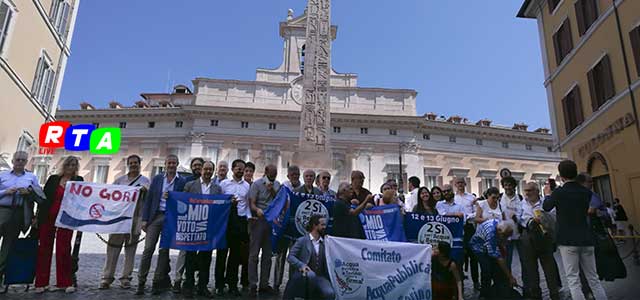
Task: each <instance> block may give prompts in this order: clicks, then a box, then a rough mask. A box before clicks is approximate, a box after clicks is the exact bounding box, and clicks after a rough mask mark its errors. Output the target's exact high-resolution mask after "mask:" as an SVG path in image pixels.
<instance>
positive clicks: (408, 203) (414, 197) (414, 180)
mask: <svg viewBox="0 0 640 300" xmlns="http://www.w3.org/2000/svg"><path fill="white" fill-rule="evenodd" d="M408 181H409V194H408V195H407V197H406V200H405V202H404V205H405V206H404V209H405V211H413V207H415V206H416V204H418V189H419V188H420V178H418V177H416V176H411V177H409V180H408Z"/></svg>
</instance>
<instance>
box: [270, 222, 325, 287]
mask: <svg viewBox="0 0 640 300" xmlns="http://www.w3.org/2000/svg"><path fill="white" fill-rule="evenodd" d="M326 228H327V219H325V218H324V217H322V216H321V215H313V216H311V218H310V219H309V223H308V224H307V231H308V232H309V234H306V235H304V236H302V237H300V238H298V240H297V241H296V243H295V244H294V245H293V247H292V248H291V251H290V252H289V257H287V261H288V262H289V264H290V265H291V266H292V270H293V273H292V275H291V278H289V282H288V283H287V288H286V289H285V291H284V297H283V299H293V298H294V297H304V298H311V299H334V298H335V292H334V290H333V287H332V286H331V281H329V271H328V269H327V257H326V255H325V248H324V239H323V237H324V233H325V229H326Z"/></svg>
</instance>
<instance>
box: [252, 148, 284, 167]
mask: <svg viewBox="0 0 640 300" xmlns="http://www.w3.org/2000/svg"><path fill="white" fill-rule="evenodd" d="M247 155H248V154H247ZM279 156H280V152H279V151H277V150H265V151H264V153H263V158H264V164H265V166H267V165H275V166H277V165H278V157H279ZM247 160H248V159H247Z"/></svg>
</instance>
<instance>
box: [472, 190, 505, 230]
mask: <svg viewBox="0 0 640 300" xmlns="http://www.w3.org/2000/svg"><path fill="white" fill-rule="evenodd" d="M486 195H487V200H482V201H478V204H477V206H476V224H482V223H483V222H484V221H487V220H491V219H496V220H503V219H504V214H503V213H502V209H501V208H500V203H498V198H499V197H500V190H498V188H496V187H492V188H489V189H488V190H487V192H486Z"/></svg>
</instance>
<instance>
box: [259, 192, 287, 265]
mask: <svg viewBox="0 0 640 300" xmlns="http://www.w3.org/2000/svg"><path fill="white" fill-rule="evenodd" d="M289 194H291V190H289V188H288V187H286V186H284V185H283V186H281V187H280V190H278V194H276V197H275V198H273V201H271V203H269V206H268V207H267V209H266V210H265V211H264V218H265V219H266V220H267V222H268V223H269V225H271V249H272V251H273V252H274V253H275V252H276V250H277V246H278V240H279V239H280V238H281V237H282V232H283V231H284V228H285V226H286V224H287V223H286V221H287V220H288V219H289Z"/></svg>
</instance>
